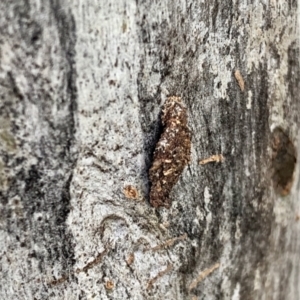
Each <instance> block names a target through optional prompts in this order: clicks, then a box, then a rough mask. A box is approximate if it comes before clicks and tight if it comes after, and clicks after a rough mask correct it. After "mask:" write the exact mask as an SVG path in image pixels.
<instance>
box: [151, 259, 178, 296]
mask: <svg viewBox="0 0 300 300" xmlns="http://www.w3.org/2000/svg"><path fill="white" fill-rule="evenodd" d="M172 268H173V266H172V265H171V264H168V266H167V268H166V269H165V270H163V271H160V272H159V273H158V274H157V275H156V276H155V277H153V278H152V279H150V280H149V281H148V285H147V290H150V289H152V288H153V284H154V283H155V282H156V281H157V280H158V279H159V278H161V277H162V276H164V275H165V274H167V273H168V272H169V271H171V270H172Z"/></svg>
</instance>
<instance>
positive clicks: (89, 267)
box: [75, 248, 108, 274]
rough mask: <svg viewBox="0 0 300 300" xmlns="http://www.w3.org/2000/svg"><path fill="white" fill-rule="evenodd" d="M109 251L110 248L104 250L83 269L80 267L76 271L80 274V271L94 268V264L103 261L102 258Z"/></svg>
mask: <svg viewBox="0 0 300 300" xmlns="http://www.w3.org/2000/svg"><path fill="white" fill-rule="evenodd" d="M107 252H108V248H107V249H105V250H104V251H102V252H101V253H99V254H98V255H97V256H96V258H95V259H94V260H92V261H91V262H89V263H88V264H86V265H85V266H84V267H83V268H82V269H79V268H78V269H76V270H75V273H76V274H78V273H80V272H86V271H87V270H89V269H91V268H93V267H94V266H96V265H98V264H99V263H100V262H101V261H102V258H103V257H104V256H105V255H106V253H107Z"/></svg>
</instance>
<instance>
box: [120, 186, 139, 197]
mask: <svg viewBox="0 0 300 300" xmlns="http://www.w3.org/2000/svg"><path fill="white" fill-rule="evenodd" d="M123 192H124V195H125V197H126V198H128V199H138V197H139V193H138V190H137V189H136V188H135V187H134V186H132V185H127V186H125V187H124V190H123Z"/></svg>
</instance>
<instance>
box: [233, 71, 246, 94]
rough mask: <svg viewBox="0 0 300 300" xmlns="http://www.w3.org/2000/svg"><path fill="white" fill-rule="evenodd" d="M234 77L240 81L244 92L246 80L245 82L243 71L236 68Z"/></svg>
mask: <svg viewBox="0 0 300 300" xmlns="http://www.w3.org/2000/svg"><path fill="white" fill-rule="evenodd" d="M234 77H235V79H236V81H237V82H238V84H239V86H240V89H241V91H242V92H243V91H244V90H245V82H244V79H243V77H242V74H241V72H240V71H239V70H235V72H234Z"/></svg>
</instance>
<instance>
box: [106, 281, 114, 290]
mask: <svg viewBox="0 0 300 300" xmlns="http://www.w3.org/2000/svg"><path fill="white" fill-rule="evenodd" d="M104 286H105V288H106V289H107V290H112V289H113V288H114V287H115V285H114V283H113V282H112V281H111V280H107V281H106V282H105V284H104Z"/></svg>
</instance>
